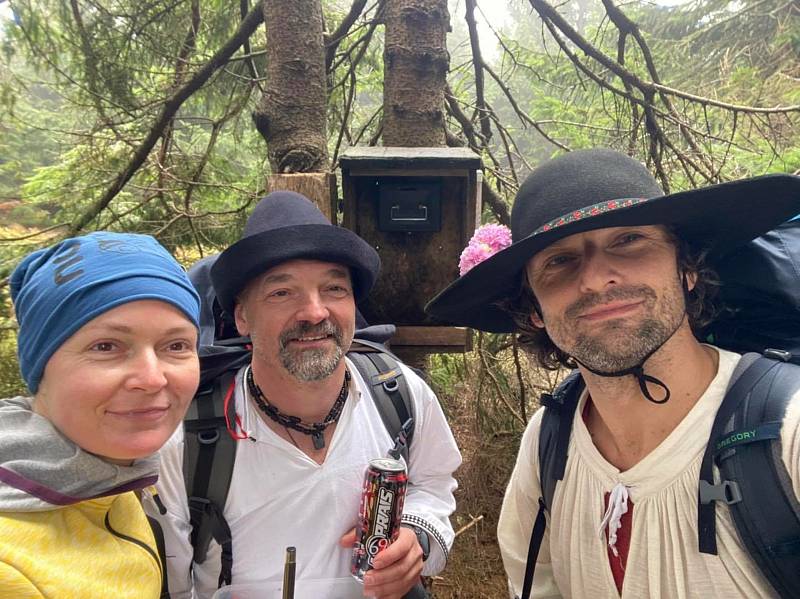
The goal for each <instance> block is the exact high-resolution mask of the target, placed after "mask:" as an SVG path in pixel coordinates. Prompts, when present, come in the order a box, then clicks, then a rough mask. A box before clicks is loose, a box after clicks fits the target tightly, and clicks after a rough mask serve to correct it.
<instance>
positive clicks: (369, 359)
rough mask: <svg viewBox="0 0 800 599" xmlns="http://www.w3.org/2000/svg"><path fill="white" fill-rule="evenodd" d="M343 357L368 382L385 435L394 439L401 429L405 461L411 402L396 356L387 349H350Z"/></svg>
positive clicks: (411, 424) (411, 430)
mask: <svg viewBox="0 0 800 599" xmlns="http://www.w3.org/2000/svg"><path fill="white" fill-rule="evenodd" d="M347 357H348V358H350V360H351V361H352V362H353V364H354V365H355V367H356V368H357V369H358V372H359V374H361V377H362V378H363V379H364V381H365V382H366V383H367V385H369V387H370V390H371V395H372V399H373V401H374V402H375V406H376V407H377V408H378V412H379V413H380V415H381V420H382V421H383V425H384V426H385V427H386V430H387V431H388V432H389V436H390V437H391V438H392V439H394V440H395V441H397V440H398V439H401V433H402V434H403V435H405V442H404V443H403V442H402V439H401V443H400V447H399V449H400V453H401V455H402V456H403V458H404V459H405V460H406V463H408V448H409V447H410V445H411V440H412V437H413V436H414V404H413V402H412V400H411V391H410V390H409V388H408V383H407V382H406V378H405V376H404V375H403V371H402V370H401V369H400V364H399V361H398V360H397V358H396V357H395V356H394V355H393V354H390V353H388V352H385V351H381V350H377V351H351V352H349V353H348V354H347Z"/></svg>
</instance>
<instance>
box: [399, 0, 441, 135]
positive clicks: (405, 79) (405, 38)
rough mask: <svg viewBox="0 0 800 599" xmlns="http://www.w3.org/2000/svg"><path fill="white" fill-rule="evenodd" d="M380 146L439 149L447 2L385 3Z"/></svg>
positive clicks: (405, 1)
mask: <svg viewBox="0 0 800 599" xmlns="http://www.w3.org/2000/svg"><path fill="white" fill-rule="evenodd" d="M385 15H386V17H385V18H386V42H385V46H384V51H383V59H384V76H383V77H384V79H383V145H384V146H416V147H420V146H443V145H445V127H444V113H443V105H444V88H445V84H446V76H447V69H448V66H449V63H450V55H449V54H448V53H447V46H446V38H447V32H448V31H449V29H450V14H449V13H448V11H447V0H391V1H390V2H387V3H386V13H385Z"/></svg>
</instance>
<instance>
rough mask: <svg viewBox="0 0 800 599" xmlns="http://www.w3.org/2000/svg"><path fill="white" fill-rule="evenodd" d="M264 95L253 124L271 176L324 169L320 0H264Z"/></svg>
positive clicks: (323, 81) (323, 74) (326, 160)
mask: <svg viewBox="0 0 800 599" xmlns="http://www.w3.org/2000/svg"><path fill="white" fill-rule="evenodd" d="M264 22H265V24H266V28H267V69H266V79H267V83H266V91H265V92H264V95H263V96H262V98H261V100H260V101H259V103H258V106H257V108H256V110H255V111H254V112H253V120H254V121H255V124H256V127H257V129H258V131H259V133H261V136H262V137H263V138H264V140H265V141H266V142H267V151H268V157H269V163H270V167H271V170H272V172H273V173H275V174H277V173H308V172H322V171H326V170H327V169H328V150H327V141H326V131H325V119H326V80H325V47H324V43H323V37H322V33H323V22H322V3H321V2H320V0H266V1H265V2H264Z"/></svg>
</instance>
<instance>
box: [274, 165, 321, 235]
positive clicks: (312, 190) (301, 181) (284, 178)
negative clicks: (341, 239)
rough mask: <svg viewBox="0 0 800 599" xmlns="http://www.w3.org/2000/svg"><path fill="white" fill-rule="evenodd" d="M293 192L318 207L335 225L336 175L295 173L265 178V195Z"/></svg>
mask: <svg viewBox="0 0 800 599" xmlns="http://www.w3.org/2000/svg"><path fill="white" fill-rule="evenodd" d="M278 190H287V191H294V192H297V193H300V194H303V195H304V196H306V197H307V198H308V199H309V200H311V201H312V202H314V203H315V204H316V205H317V207H319V209H320V211H321V212H322V214H324V215H325V216H326V217H327V219H328V220H329V221H331V222H332V223H334V224H336V175H335V174H333V173H297V174H291V175H283V174H281V175H269V176H267V193H269V192H272V191H278Z"/></svg>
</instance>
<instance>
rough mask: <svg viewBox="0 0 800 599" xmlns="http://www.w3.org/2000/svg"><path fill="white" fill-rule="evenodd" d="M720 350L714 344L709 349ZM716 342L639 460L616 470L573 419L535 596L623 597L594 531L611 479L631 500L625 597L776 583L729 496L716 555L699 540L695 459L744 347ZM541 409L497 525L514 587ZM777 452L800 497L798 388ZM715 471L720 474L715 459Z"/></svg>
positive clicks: (709, 595) (753, 593)
mask: <svg viewBox="0 0 800 599" xmlns="http://www.w3.org/2000/svg"><path fill="white" fill-rule="evenodd" d="M715 349H717V348H715ZM717 351H719V369H718V371H717V375H716V376H715V377H714V379H713V380H712V381H711V384H710V385H709V386H708V389H706V391H705V393H704V394H703V395H702V396H701V397H700V399H699V400H698V402H697V403H696V404H695V406H694V407H693V408H692V409H691V410H690V412H689V413H688V414H687V415H686V417H685V418H684V419H683V420H682V421H681V423H680V424H679V425H678V426H677V427H676V428H675V430H673V431H672V433H670V435H669V436H668V437H667V438H666V439H664V441H663V442H662V443H661V444H660V445H659V446H658V447H656V448H655V449H654V450H653V451H652V452H651V453H650V454H648V455H647V456H646V457H645V458H644V459H643V460H641V461H640V462H639V463H638V464H636V465H635V466H634V467H633V468H630V469H629V470H626V471H625V472H620V471H619V470H618V469H617V468H615V467H614V466H612V465H611V464H609V463H608V462H607V461H606V460H605V458H603V456H602V455H601V454H600V452H599V451H597V448H596V447H595V446H594V444H593V443H592V439H591V436H590V435H589V431H588V430H587V428H586V425H585V423H584V421H583V418H582V416H581V414H582V413H583V408H584V406H585V405H586V397H587V395H586V393H584V394H583V397H582V398H581V400H580V402H579V404H578V408H577V410H576V411H575V419H574V421H573V433H572V437H571V439H570V443H569V457H568V459H567V465H566V471H565V474H564V479H563V480H561V481H559V482H558V484H557V485H556V489H555V496H554V497H553V508H552V510H551V514H550V515H549V516H548V522H547V528H546V531H545V535H544V539H543V541H542V546H541V549H540V552H539V559H538V562H537V565H536V573H535V575H534V583H533V590H532V591H531V597H532V598H537V599H541V598H544V597H548V598H554V597H576V598H583V597H586V598H588V597H591V598H593V599H594V598H600V599H602V598H605V597H620V593H618V592H617V587H616V585H615V583H614V578H613V576H612V573H611V566H610V564H609V561H608V554H607V546H606V542H605V539H604V538H601V536H600V534H598V527H599V525H600V522H601V520H602V519H603V513H604V512H605V506H604V496H605V493H608V492H610V491H611V489H613V488H614V486H615V485H617V483H622V484H623V485H625V486H626V487H628V491H629V493H630V497H631V500H632V501H633V519H632V523H631V539H630V550H629V552H628V559H627V564H626V566H625V579H624V583H623V586H622V593H621V597H622V598H623V599H624V598H631V599H633V598H636V599H640V598H641V597H664V598H667V597H668V598H670V599H684V598H690V597H691V598H697V599H713V598H720V599H722V598H725V599H729V598H730V597H770V596H773V594H774V593H773V591H772V589H771V587H770V586H769V583H768V582H767V581H766V579H765V578H764V577H763V576H762V575H761V573H760V572H759V570H758V568H757V566H756V564H755V562H754V561H753V560H752V559H751V558H750V557H749V555H748V553H747V552H746V550H745V549H744V548H743V547H742V545H741V543H740V542H739V539H738V536H737V533H736V528H735V526H734V523H733V519H732V517H731V514H730V510H729V509H728V507H727V506H726V505H721V504H717V509H716V522H717V549H718V553H719V554H718V555H707V554H703V553H700V552H699V550H698V546H697V543H698V541H697V489H698V479H699V476H700V463H701V461H702V458H703V453H704V452H705V448H706V444H707V443H708V438H709V435H710V434H711V427H712V424H713V422H714V416H715V415H716V413H717V409H718V408H719V405H720V403H721V402H722V399H723V398H724V396H725V391H726V389H727V386H728V381H729V380H730V378H731V375H732V374H733V370H734V368H735V367H736V364H737V363H738V361H739V358H740V356H739V355H738V354H734V353H731V352H728V351H724V350H721V349H717ZM541 421H542V410H539V411H538V412H537V413H536V414H535V415H534V416H533V418H531V421H530V423H529V425H528V427H527V429H526V431H525V434H524V435H523V438H522V443H521V445H520V450H519V455H518V457H517V463H516V466H515V468H514V472H513V473H512V475H511V480H510V482H509V485H508V487H507V489H506V494H505V499H504V501H503V508H502V511H501V514H500V520H499V522H498V526H497V534H498V538H499V543H500V551H501V554H502V557H503V564H504V566H505V570H506V573H507V574H508V577H509V586H510V587H511V590H512V592H513V593H514V594H517V595H520V594H521V592H522V581H523V575H524V573H525V564H526V559H527V553H528V543H529V540H530V534H531V529H532V528H533V521H534V520H535V518H536V513H537V511H538V499H539V497H540V495H541V491H540V484H539V452H538V445H539V428H540V426H541ZM781 442H782V458H783V461H784V463H785V464H786V467H787V470H788V472H789V476H790V477H791V479H792V482H793V486H794V492H795V495H797V496H798V497H800V395H795V397H794V398H792V400H791V402H790V404H789V407H788V409H787V412H786V416H785V418H784V421H783V427H782V429H781ZM714 472H715V477H716V480H719V473H718V471H717V469H716V467H715V468H714Z"/></svg>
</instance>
